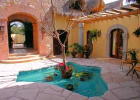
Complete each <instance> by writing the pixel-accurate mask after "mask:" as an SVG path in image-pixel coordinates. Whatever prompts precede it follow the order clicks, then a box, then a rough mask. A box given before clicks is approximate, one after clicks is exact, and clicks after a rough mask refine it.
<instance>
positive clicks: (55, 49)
mask: <svg viewBox="0 0 140 100" xmlns="http://www.w3.org/2000/svg"><path fill="white" fill-rule="evenodd" d="M57 32H58V33H59V34H61V35H60V40H61V42H62V43H64V41H65V39H66V36H67V33H68V32H67V31H65V30H57ZM65 47H66V49H65V51H67V49H68V40H67V42H66V44H65ZM53 53H54V55H60V54H61V53H62V49H61V46H60V44H59V42H58V41H57V39H56V38H53Z"/></svg>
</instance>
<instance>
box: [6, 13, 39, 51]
mask: <svg viewBox="0 0 140 100" xmlns="http://www.w3.org/2000/svg"><path fill="white" fill-rule="evenodd" d="M35 23H36V19H34V18H33V17H32V16H30V15H28V14H24V13H17V14H13V15H11V16H9V17H8V40H9V50H10V51H11V49H12V48H18V49H19V48H20V49H23V48H24V49H25V48H26V50H27V49H33V50H37V49H38V43H37V41H38V38H37V34H38V33H37V32H36V31H37V28H36V27H37V26H36V24H35ZM20 24H22V26H23V27H24V29H23V31H24V32H23V33H24V36H25V37H19V38H20V39H19V40H20V42H19V43H22V47H20V46H21V45H16V47H14V46H13V42H15V41H13V38H12V37H11V34H13V33H12V30H11V27H12V26H13V25H17V26H20ZM21 40H23V41H24V42H23V41H22V42H21ZM16 42H17V41H16ZM27 51H28V50H27ZM12 52H13V50H12Z"/></svg>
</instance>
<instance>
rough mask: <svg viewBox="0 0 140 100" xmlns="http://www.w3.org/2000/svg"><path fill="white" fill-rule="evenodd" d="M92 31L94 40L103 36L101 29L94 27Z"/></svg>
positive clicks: (91, 36) (90, 31)
mask: <svg viewBox="0 0 140 100" xmlns="http://www.w3.org/2000/svg"><path fill="white" fill-rule="evenodd" d="M89 33H90V38H91V39H92V40H93V41H94V40H97V38H98V37H100V36H101V31H100V30H97V29H94V30H89Z"/></svg>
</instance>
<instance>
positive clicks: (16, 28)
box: [11, 25, 24, 34]
mask: <svg viewBox="0 0 140 100" xmlns="http://www.w3.org/2000/svg"><path fill="white" fill-rule="evenodd" d="M11 32H12V34H24V26H20V27H19V26H17V25H13V26H11Z"/></svg>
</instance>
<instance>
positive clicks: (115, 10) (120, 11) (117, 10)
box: [112, 9, 128, 14]
mask: <svg viewBox="0 0 140 100" xmlns="http://www.w3.org/2000/svg"><path fill="white" fill-rule="evenodd" d="M112 11H114V12H117V13H120V14H121V13H124V12H128V11H126V10H125V11H124V10H119V9H112Z"/></svg>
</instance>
